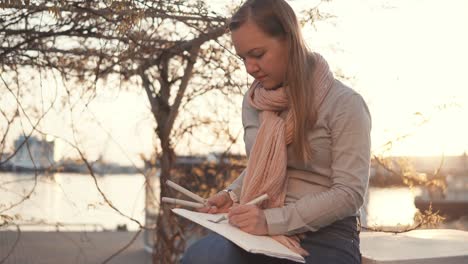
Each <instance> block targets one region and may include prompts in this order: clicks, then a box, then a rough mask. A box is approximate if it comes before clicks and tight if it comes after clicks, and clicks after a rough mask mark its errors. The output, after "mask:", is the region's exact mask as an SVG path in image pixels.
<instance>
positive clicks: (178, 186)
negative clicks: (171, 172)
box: [166, 180, 206, 204]
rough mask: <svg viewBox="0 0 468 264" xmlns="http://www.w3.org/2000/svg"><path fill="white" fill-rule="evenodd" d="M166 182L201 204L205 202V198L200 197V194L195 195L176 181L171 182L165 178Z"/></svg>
mask: <svg viewBox="0 0 468 264" xmlns="http://www.w3.org/2000/svg"><path fill="white" fill-rule="evenodd" d="M166 184H167V185H169V187H171V188H173V189H175V190H177V191H179V192H181V193H183V194H185V195H187V196H188V197H190V198H192V199H193V200H195V201H197V202H200V203H202V204H204V203H206V200H205V199H203V198H201V197H200V196H198V195H196V194H195V193H193V192H191V191H189V190H187V189H185V188H184V187H182V186H180V185H178V184H177V183H175V182H172V181H170V180H167V181H166Z"/></svg>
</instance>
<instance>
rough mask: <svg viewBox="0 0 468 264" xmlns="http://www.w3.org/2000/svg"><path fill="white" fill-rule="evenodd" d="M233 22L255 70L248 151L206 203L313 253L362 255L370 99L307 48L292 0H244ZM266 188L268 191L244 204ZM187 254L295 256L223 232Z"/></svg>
mask: <svg viewBox="0 0 468 264" xmlns="http://www.w3.org/2000/svg"><path fill="white" fill-rule="evenodd" d="M229 28H230V30H231V33H232V41H233V43H234V46H235V48H236V52H237V53H238V55H239V56H240V57H241V58H242V60H243V61H244V63H245V67H246V70H247V72H248V73H249V74H250V75H252V76H253V77H254V78H255V81H254V83H253V84H252V86H251V87H250V89H249V90H248V91H247V93H246V95H245V97H244V102H243V106H242V121H243V126H244V130H245V131H244V132H245V135H244V141H245V145H246V152H247V155H248V158H249V161H248V164H247V168H246V169H245V170H244V171H243V173H242V174H241V175H240V176H239V178H238V179H236V180H235V181H234V182H233V183H232V184H231V185H230V186H229V188H228V189H227V190H225V191H222V192H220V193H218V194H216V195H215V196H213V197H211V198H210V199H209V200H208V204H209V205H210V206H208V207H206V208H203V209H201V211H202V212H208V213H220V212H228V218H229V223H230V224H232V225H234V226H237V227H239V228H240V229H242V230H244V231H245V232H248V233H251V234H256V235H270V236H272V237H273V238H274V239H276V240H278V241H279V242H280V243H282V244H284V245H286V246H287V247H289V248H291V249H292V250H294V251H296V252H298V253H300V254H301V255H303V256H305V260H306V262H307V263H348V264H349V263H361V256H360V251H359V221H358V217H359V209H360V207H361V206H362V204H363V198H364V197H365V193H366V190H367V185H368V179H369V164H370V129H371V118H370V114H369V111H368V108H367V106H366V104H365V102H364V100H363V99H362V97H361V96H360V95H359V94H357V93H356V92H355V91H353V90H352V89H350V88H348V87H346V86H345V85H343V84H342V83H341V82H339V81H337V80H335V79H334V77H333V74H332V73H331V72H330V70H329V68H328V64H327V62H326V61H325V60H324V59H323V58H322V57H321V56H320V55H319V54H317V53H311V52H310V51H309V50H308V48H307V47H306V45H305V43H304V40H303V38H302V35H301V32H300V27H299V25H298V22H297V18H296V16H295V14H294V11H293V10H292V9H291V7H290V6H289V5H288V4H287V3H286V2H285V1H284V0H248V1H246V2H245V3H244V4H243V5H242V6H241V7H240V9H239V10H238V11H237V12H236V13H235V14H234V16H233V17H232V19H231V21H230V23H229ZM263 193H268V195H269V197H270V199H269V200H268V201H265V202H264V203H262V204H261V205H259V206H254V205H244V204H245V203H246V202H248V201H250V200H251V199H253V198H254V197H257V196H259V195H261V194H263ZM237 203H239V204H237ZM233 205H235V206H233ZM182 262H183V263H289V261H285V260H282V259H276V258H271V257H267V256H264V255H260V254H252V253H248V252H246V251H244V250H242V249H240V248H239V247H237V246H236V245H234V244H233V243H231V242H230V241H228V240H226V239H224V238H223V237H222V236H219V235H217V234H210V235H208V236H207V237H205V238H202V239H201V240H199V241H197V242H196V243H195V244H194V245H192V246H191V247H189V248H188V249H187V252H186V253H185V254H184V257H183V260H182Z"/></svg>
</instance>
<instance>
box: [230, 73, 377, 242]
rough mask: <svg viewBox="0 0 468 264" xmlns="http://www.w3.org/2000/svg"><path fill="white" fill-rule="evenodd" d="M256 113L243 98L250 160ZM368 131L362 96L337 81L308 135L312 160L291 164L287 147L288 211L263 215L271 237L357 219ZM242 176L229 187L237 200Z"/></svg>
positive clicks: (364, 181)
mask: <svg viewBox="0 0 468 264" xmlns="http://www.w3.org/2000/svg"><path fill="white" fill-rule="evenodd" d="M246 94H247V93H246ZM258 114H259V111H258V110H256V109H254V108H252V106H250V105H249V104H248V102H247V100H246V97H244V102H243V105H242V123H243V126H244V142H245V147H246V153H247V156H249V153H250V150H251V148H252V146H253V143H254V142H255V137H256V135H257V131H258V128H259V125H260V124H259V117H258ZM370 131H371V117H370V113H369V110H368V108H367V105H366V103H365V102H364V100H363V99H362V97H361V96H360V95H359V94H358V93H356V92H355V91H354V90H352V89H351V88H349V87H347V86H345V85H344V84H342V83H341V82H339V81H335V84H334V85H333V87H332V88H331V89H330V91H329V92H328V94H327V95H326V97H325V99H324V100H323V103H322V105H321V106H320V109H319V111H318V119H317V123H316V125H315V127H314V129H312V130H311V131H310V132H309V133H308V139H309V144H310V146H311V148H312V151H313V153H314V155H313V157H312V159H310V160H309V161H308V162H307V163H303V162H299V161H297V160H293V159H292V158H291V157H292V155H291V153H292V150H291V146H288V169H287V174H288V187H287V194H286V201H285V206H284V207H281V208H271V209H266V210H264V212H265V216H266V220H267V223H268V232H269V234H270V235H277V234H286V235H292V234H296V233H302V232H305V231H316V230H318V229H320V228H321V227H324V226H327V225H329V224H331V223H333V222H335V221H337V220H340V219H343V218H345V217H347V216H351V215H358V214H359V209H360V208H361V206H362V204H363V200H364V197H365V193H366V190H367V186H368V181H369V166H370V144H371V139H370ZM244 173H245V171H244V172H243V173H242V174H241V175H240V176H239V177H238V178H237V179H236V180H235V181H234V182H233V183H232V184H231V185H230V186H229V188H230V189H232V190H233V191H234V193H236V194H237V195H238V196H239V197H240V192H241V188H242V181H243V176H244Z"/></svg>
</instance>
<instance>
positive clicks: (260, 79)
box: [256, 75, 267, 81]
mask: <svg viewBox="0 0 468 264" xmlns="http://www.w3.org/2000/svg"><path fill="white" fill-rule="evenodd" d="M266 77H267V75H263V76H259V77H257V78H256V79H257V80H259V81H263V80H264V79H265V78H266Z"/></svg>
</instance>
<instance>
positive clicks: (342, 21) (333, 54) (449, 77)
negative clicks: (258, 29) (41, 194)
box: [43, 0, 468, 164]
mask: <svg viewBox="0 0 468 264" xmlns="http://www.w3.org/2000/svg"><path fill="white" fill-rule="evenodd" d="M230 2H231V1H214V2H213V3H214V4H213V7H214V8H215V9H217V10H220V11H222V10H223V6H224V4H225V3H228V4H229V3H230ZM290 3H291V5H292V6H293V8H294V9H295V10H296V11H297V12H300V11H301V10H302V9H303V8H307V7H310V6H314V5H315V4H317V1H310V0H296V1H290ZM320 10H321V11H322V12H327V13H329V14H331V15H333V16H334V17H333V18H331V19H328V20H325V21H320V22H317V23H316V24H315V27H311V26H306V27H305V28H304V30H303V32H304V35H305V38H306V41H307V43H308V44H309V46H310V47H311V49H312V50H314V51H316V52H319V53H321V54H322V55H323V56H324V57H325V58H326V59H327V60H328V63H329V64H330V67H331V68H332V69H333V70H335V71H340V72H342V73H343V74H345V75H346V76H348V77H349V79H348V80H346V81H345V82H346V84H348V85H349V86H351V87H352V88H353V89H355V90H356V91H358V92H359V93H360V94H361V95H362V96H363V97H364V99H365V101H366V102H367V104H368V106H369V109H370V111H371V114H372V124H373V126H372V150H373V152H374V153H376V154H381V153H384V154H386V155H407V156H424V155H460V154H462V153H463V152H464V151H468V122H467V120H468V119H467V116H468V78H467V76H468V72H467V70H468V65H467V64H468V49H466V47H468V34H466V32H468V1H465V0H444V1H442V0H405V1H402V0H392V1H382V0H368V1H364V0H334V1H331V2H330V3H322V4H320ZM109 85H111V84H109ZM208 100H209V99H208ZM218 103H219V102H218ZM219 106H220V107H222V103H220V105H219ZM240 107H241V105H240V101H239V109H228V110H227V113H229V114H230V115H232V118H231V119H230V120H231V121H230V122H231V123H230V124H229V125H230V127H232V131H233V134H237V133H240V137H239V139H240V140H239V142H238V144H237V145H236V146H235V147H234V148H233V151H235V152H240V153H244V148H243V142H242V127H241V126H242V125H241V119H240ZM82 113H86V114H85V115H83V116H82V120H83V122H84V123H85V122H92V123H94V124H96V121H98V122H99V124H100V125H99V126H96V125H94V126H93V127H90V126H84V128H83V129H82V131H81V133H80V136H81V137H82V139H83V142H84V143H83V146H84V147H85V148H86V150H87V153H88V154H89V155H91V156H92V157H96V156H97V155H99V153H103V154H104V158H105V160H107V161H113V162H119V163H122V164H129V163H131V162H134V163H136V164H141V161H139V154H140V153H144V154H146V155H149V154H150V153H151V151H152V149H153V145H154V143H153V142H154V134H153V133H152V131H153V128H154V121H153V120H152V117H151V114H150V111H149V104H148V101H147V98H146V95H145V94H144V93H143V92H142V91H122V92H118V93H117V92H113V93H108V92H106V90H103V91H102V92H101V93H99V94H98V95H97V97H96V99H95V100H93V101H92V102H91V103H90V104H89V107H88V109H87V110H86V111H83V112H82ZM66 118H67V117H66V115H63V113H56V114H55V115H54V116H53V117H51V118H49V119H47V120H46V122H45V123H44V125H43V127H44V129H46V130H47V131H50V132H51V133H52V134H56V135H61V136H64V137H67V138H69V137H71V135H70V132H67V131H65V130H64V129H63V123H64V122H65V121H66ZM96 129H98V130H99V131H100V132H99V133H96ZM103 131H104V132H103ZM199 133H200V135H201V136H200V137H199V138H205V139H206V140H204V141H205V142H209V141H210V139H209V136H205V134H204V133H205V132H204V131H202V130H200V131H199ZM399 138H403V139H400V140H396V141H395V139H399ZM388 141H394V144H393V145H392V149H391V150H390V151H387V152H383V150H384V148H382V146H384V145H385V143H386V142H388ZM117 142H118V143H117ZM56 144H57V153H56V158H57V159H59V158H61V157H63V156H64V155H65V156H66V155H68V154H69V153H72V152H73V151H72V150H71V149H70V148H69V147H67V146H66V144H65V143H63V142H58V143H56ZM186 145H190V147H188V148H187V147H186ZM224 146H225V145H222V144H221V145H218V146H207V145H206V144H204V143H203V142H201V141H200V140H196V139H192V140H190V142H186V143H181V144H179V145H178V147H177V151H178V152H179V153H183V152H185V153H197V152H205V153H207V152H212V151H219V150H222V149H223V147H224ZM67 153H68V154H67Z"/></svg>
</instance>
